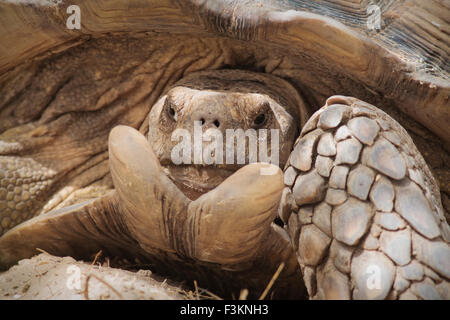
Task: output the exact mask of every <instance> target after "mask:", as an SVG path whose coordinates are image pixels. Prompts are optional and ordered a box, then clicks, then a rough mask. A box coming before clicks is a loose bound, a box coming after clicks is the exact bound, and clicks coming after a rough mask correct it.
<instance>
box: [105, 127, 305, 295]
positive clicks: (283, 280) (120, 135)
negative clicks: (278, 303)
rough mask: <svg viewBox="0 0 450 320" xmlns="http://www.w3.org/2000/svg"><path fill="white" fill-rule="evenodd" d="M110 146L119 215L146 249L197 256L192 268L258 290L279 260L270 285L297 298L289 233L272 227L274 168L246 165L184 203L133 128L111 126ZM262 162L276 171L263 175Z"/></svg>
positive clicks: (277, 174)
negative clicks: (274, 283) (195, 266)
mask: <svg viewBox="0 0 450 320" xmlns="http://www.w3.org/2000/svg"><path fill="white" fill-rule="evenodd" d="M109 152H110V164H111V173H112V177H113V180H114V184H115V187H116V190H117V193H118V194H119V196H120V204H121V208H122V209H123V216H124V217H123V219H124V221H126V225H127V227H128V230H130V233H131V234H132V235H133V237H134V238H135V239H136V240H137V241H138V243H139V244H140V246H141V247H142V248H144V249H145V250H146V251H147V252H148V253H152V255H154V256H157V255H158V254H160V252H161V251H158V252H155V248H156V249H158V250H162V251H165V252H169V253H173V254H175V255H176V256H178V257H179V258H184V259H185V260H190V261H194V263H195V261H197V262H199V265H198V266H199V267H200V265H203V266H206V267H207V268H208V267H209V268H211V271H212V270H217V269H218V270H222V271H225V272H226V273H227V275H226V277H228V278H234V279H239V284H237V285H242V288H245V287H246V286H250V287H251V288H253V289H254V290H256V288H258V290H261V291H262V290H263V289H264V288H265V286H266V285H267V284H268V283H269V281H270V279H271V277H272V276H273V274H274V273H275V271H276V270H277V267H278V266H279V265H280V264H281V263H284V264H285V267H284V270H283V272H282V273H281V275H280V277H279V280H278V289H277V290H278V291H279V293H280V294H282V295H283V296H284V297H288V296H289V297H302V294H303V290H302V289H303V287H304V286H303V282H302V280H301V275H300V270H299V267H298V264H297V261H296V257H295V254H294V252H293V250H292V248H291V246H290V244H289V239H288V237H287V235H285V232H284V231H283V230H281V228H279V227H277V226H275V225H273V220H274V218H275V217H276V215H277V209H278V206H279V202H280V199H281V192H282V190H283V176H282V172H281V170H280V169H279V168H278V167H276V168H272V165H268V164H262V163H254V164H250V165H247V166H245V167H243V168H241V169H240V170H238V171H236V172H235V173H234V174H233V175H231V176H230V177H228V178H227V179H226V180H225V181H224V182H223V183H222V184H220V185H219V186H218V187H217V188H215V189H214V190H211V191H210V192H208V193H206V194H204V195H202V196H201V197H199V198H198V199H197V200H195V201H191V200H189V199H188V198H187V197H185V196H184V194H183V193H182V192H181V191H180V190H179V189H178V188H177V187H176V186H175V184H173V182H172V181H171V180H170V179H169V178H168V177H167V176H166V174H165V173H164V172H163V170H162V168H161V166H160V164H159V162H158V160H157V159H156V156H155V155H154V153H153V150H152V149H151V147H150V145H149V144H148V142H147V140H146V139H145V138H144V136H142V135H141V134H140V133H139V132H138V131H136V130H134V129H132V128H130V127H125V126H119V127H116V128H114V129H113V130H112V132H111V134H110V140H109ZM268 166H270V167H268ZM268 168H272V169H276V170H273V173H274V174H273V175H262V174H261V172H262V169H266V170H265V172H267V169H268ZM233 273H234V275H232V274H233ZM224 275H225V273H224ZM200 283H201V282H200ZM283 290H284V291H285V292H282V291H283ZM287 291H289V292H291V293H292V294H289V293H287ZM252 296H255V292H252Z"/></svg>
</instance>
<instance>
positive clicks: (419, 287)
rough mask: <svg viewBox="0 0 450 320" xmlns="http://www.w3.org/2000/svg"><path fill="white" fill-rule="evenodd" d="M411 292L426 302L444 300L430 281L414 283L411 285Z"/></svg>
mask: <svg viewBox="0 0 450 320" xmlns="http://www.w3.org/2000/svg"><path fill="white" fill-rule="evenodd" d="M411 291H412V292H414V294H415V295H417V296H418V297H421V298H422V299H424V300H442V298H441V296H440V295H439V292H438V291H437V290H436V287H435V285H434V283H433V282H432V281H431V280H429V279H425V280H423V281H421V282H418V283H417V282H416V283H413V284H412V285H411Z"/></svg>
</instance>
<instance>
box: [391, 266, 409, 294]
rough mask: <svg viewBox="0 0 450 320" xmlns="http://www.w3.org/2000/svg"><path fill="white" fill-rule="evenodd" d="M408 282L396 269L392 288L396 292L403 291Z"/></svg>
mask: <svg viewBox="0 0 450 320" xmlns="http://www.w3.org/2000/svg"><path fill="white" fill-rule="evenodd" d="M409 284H410V282H409V281H408V280H406V279H405V278H403V276H402V275H401V274H400V272H399V271H398V270H397V274H396V276H395V281H394V289H395V290H397V291H398V292H403V291H405V290H406V289H407V288H408V287H409Z"/></svg>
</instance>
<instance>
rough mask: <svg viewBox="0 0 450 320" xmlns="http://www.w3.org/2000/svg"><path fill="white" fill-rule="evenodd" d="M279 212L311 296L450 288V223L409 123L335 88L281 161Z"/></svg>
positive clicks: (429, 294)
mask: <svg viewBox="0 0 450 320" xmlns="http://www.w3.org/2000/svg"><path fill="white" fill-rule="evenodd" d="M284 179H285V180H284V181H285V185H286V188H285V190H284V192H283V203H282V205H281V206H280V217H281V219H282V220H283V222H284V223H285V225H286V229H287V230H288V231H289V234H290V237H291V242H292V244H293V245H294V247H295V249H296V251H297V257H298V261H299V263H300V266H301V269H302V273H303V278H304V280H305V284H306V287H307V289H308V293H309V296H310V298H312V299H352V298H353V299H417V298H421V299H439V298H445V299H449V298H450V291H449V288H450V285H449V282H448V279H449V278H450V247H449V244H448V243H449V241H450V229H449V226H448V224H447V222H446V220H445V217H444V214H443V209H442V205H441V203H440V197H439V191H438V189H437V187H436V183H435V181H434V178H433V176H432V175H431V172H430V171H429V169H428V167H427V165H426V164H425V161H424V160H423V158H422V156H421V155H420V153H419V152H418V151H417V149H416V147H415V145H414V144H413V142H412V140H411V139H410V137H409V136H408V134H407V133H406V131H405V130H404V129H403V128H402V127H401V126H400V125H399V124H398V123H397V122H396V121H394V120H393V119H392V118H391V117H390V116H388V115H387V114H386V113H384V112H383V111H381V110H379V109H377V108H375V107H374V106H372V105H369V104H367V103H364V102H362V101H360V100H358V99H355V98H349V97H342V96H333V97H331V98H329V99H328V100H327V103H326V105H325V106H324V107H323V108H321V109H320V110H319V111H317V112H316V113H315V114H314V115H313V116H312V117H311V118H310V119H309V121H308V122H307V124H306V125H305V127H304V128H303V130H302V133H301V136H300V137H299V139H298V140H297V142H296V145H295V147H294V150H293V152H292V154H291V156H290V159H289V163H288V164H287V166H286V169H285V177H284Z"/></svg>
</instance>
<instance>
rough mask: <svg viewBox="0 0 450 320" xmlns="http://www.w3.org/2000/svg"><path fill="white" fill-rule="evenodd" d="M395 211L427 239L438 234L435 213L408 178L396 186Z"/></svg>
mask: <svg viewBox="0 0 450 320" xmlns="http://www.w3.org/2000/svg"><path fill="white" fill-rule="evenodd" d="M396 190H397V197H396V199H395V211H397V212H398V213H399V214H400V215H401V216H402V217H403V218H404V219H405V220H406V221H408V222H409V223H410V224H411V226H412V227H413V228H414V229H415V230H417V231H418V232H419V233H420V234H422V235H424V236H425V237H427V238H429V239H433V238H436V237H437V236H439V235H440V231H439V227H438V224H437V223H436V219H435V217H434V215H435V213H434V212H433V211H432V210H431V208H430V205H429V203H428V201H427V199H426V198H425V196H424V194H423V192H422V190H421V189H420V188H419V187H418V186H417V185H416V184H415V183H414V182H411V181H409V180H407V181H405V182H403V183H400V184H399V185H397V186H396Z"/></svg>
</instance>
